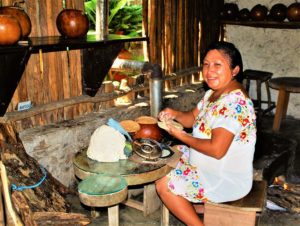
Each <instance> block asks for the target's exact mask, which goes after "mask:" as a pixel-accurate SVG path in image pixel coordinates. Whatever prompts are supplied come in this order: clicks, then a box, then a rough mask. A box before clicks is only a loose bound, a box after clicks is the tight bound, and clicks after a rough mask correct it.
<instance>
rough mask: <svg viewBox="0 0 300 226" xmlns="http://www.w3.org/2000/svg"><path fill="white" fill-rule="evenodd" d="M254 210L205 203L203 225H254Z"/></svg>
mask: <svg viewBox="0 0 300 226" xmlns="http://www.w3.org/2000/svg"><path fill="white" fill-rule="evenodd" d="M255 219H256V213H255V211H250V212H249V211H242V210H233V209H229V208H224V207H221V206H215V205H210V204H205V211H204V224H205V226H255Z"/></svg>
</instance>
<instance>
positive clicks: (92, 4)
mask: <svg viewBox="0 0 300 226" xmlns="http://www.w3.org/2000/svg"><path fill="white" fill-rule="evenodd" d="M129 2H130V0H110V1H109V8H110V10H109V18H108V28H109V33H111V34H114V33H119V32H122V34H124V35H127V36H130V37H136V36H141V34H142V19H143V18H142V6H141V5H129ZM96 5H97V0H88V1H86V2H85V12H86V14H87V16H88V18H89V21H90V29H95V23H96Z"/></svg>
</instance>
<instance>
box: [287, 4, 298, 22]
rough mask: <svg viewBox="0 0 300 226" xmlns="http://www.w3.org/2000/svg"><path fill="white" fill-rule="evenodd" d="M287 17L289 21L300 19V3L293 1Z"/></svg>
mask: <svg viewBox="0 0 300 226" xmlns="http://www.w3.org/2000/svg"><path fill="white" fill-rule="evenodd" d="M287 18H288V20H289V21H300V3H299V2H295V3H292V4H291V5H290V6H289V7H288V9H287Z"/></svg>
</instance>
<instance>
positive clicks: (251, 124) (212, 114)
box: [193, 90, 256, 143]
mask: <svg viewBox="0 0 300 226" xmlns="http://www.w3.org/2000/svg"><path fill="white" fill-rule="evenodd" d="M212 92H213V91H210V92H208V93H207V96H205V98H204V99H203V102H201V107H202V109H201V112H205V113H204V115H201V116H200V115H199V116H198V117H197V121H196V122H195V124H194V126H193V128H195V129H197V127H198V131H199V132H200V133H201V134H203V135H205V137H208V138H210V137H211V130H212V128H211V127H210V126H211V125H213V124H214V123H213V122H214V121H215V120H219V119H222V118H224V119H225V118H226V120H227V119H228V120H231V119H232V120H236V121H237V122H238V123H239V124H240V125H241V127H242V129H241V132H240V134H237V135H236V137H235V139H236V141H240V142H243V143H244V142H249V140H253V138H254V137H255V136H256V128H255V125H256V116H255V113H254V109H253V103H252V101H251V100H250V99H249V98H246V97H245V96H244V94H243V93H242V92H241V91H240V90H234V91H232V92H230V93H229V94H225V95H222V96H221V97H220V98H219V99H218V100H217V101H216V102H211V103H210V102H208V98H209V96H210V95H211V94H212ZM206 102H208V103H207V104H206Z"/></svg>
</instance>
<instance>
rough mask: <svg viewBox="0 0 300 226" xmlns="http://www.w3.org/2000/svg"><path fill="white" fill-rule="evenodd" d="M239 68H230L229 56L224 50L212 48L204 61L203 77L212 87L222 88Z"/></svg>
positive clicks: (214, 88) (215, 88)
mask: <svg viewBox="0 0 300 226" xmlns="http://www.w3.org/2000/svg"><path fill="white" fill-rule="evenodd" d="M238 68H239V67H238V66H237V67H235V69H233V70H232V69H231V68H230V61H229V57H228V56H226V55H225V54H224V53H223V52H222V51H220V50H216V49H214V50H210V51H209V52H208V53H207V54H206V56H205V58H204V61H203V78H204V81H205V82H206V83H207V85H208V86H209V87H210V88H211V89H213V90H220V89H222V88H224V87H226V86H227V85H228V84H229V83H230V81H231V80H232V78H233V76H235V75H236V74H237V72H238V70H239V69H238Z"/></svg>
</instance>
